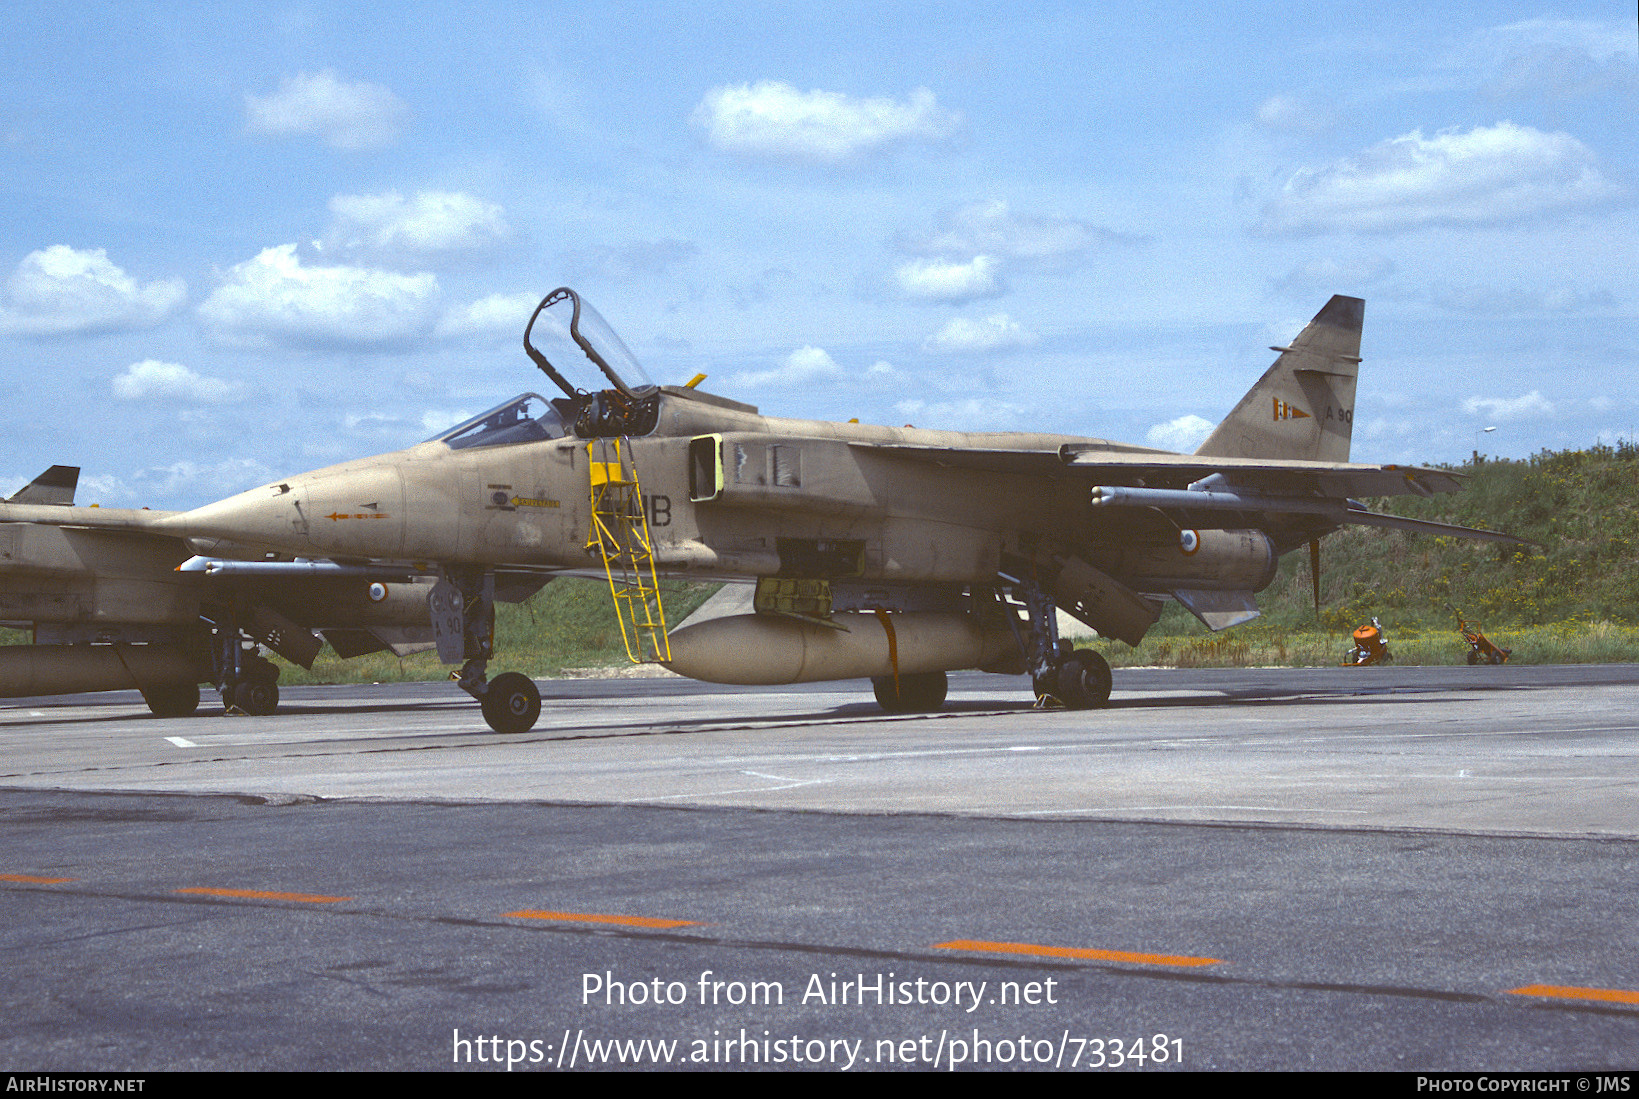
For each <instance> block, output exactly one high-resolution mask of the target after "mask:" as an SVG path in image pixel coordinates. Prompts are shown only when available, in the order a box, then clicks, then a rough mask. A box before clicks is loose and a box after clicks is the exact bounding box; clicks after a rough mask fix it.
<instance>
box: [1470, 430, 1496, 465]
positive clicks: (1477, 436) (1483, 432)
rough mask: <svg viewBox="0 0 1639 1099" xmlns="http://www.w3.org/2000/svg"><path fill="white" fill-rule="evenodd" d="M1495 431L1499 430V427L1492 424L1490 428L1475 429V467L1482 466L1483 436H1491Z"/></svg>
mask: <svg viewBox="0 0 1639 1099" xmlns="http://www.w3.org/2000/svg"><path fill="white" fill-rule="evenodd" d="M1495 430H1497V426H1496V425H1495V424H1492V425H1491V426H1490V427H1477V428H1475V429H1474V464H1475V465H1479V464H1480V436H1481V435H1489V434H1491V433H1492V432H1493V431H1495Z"/></svg>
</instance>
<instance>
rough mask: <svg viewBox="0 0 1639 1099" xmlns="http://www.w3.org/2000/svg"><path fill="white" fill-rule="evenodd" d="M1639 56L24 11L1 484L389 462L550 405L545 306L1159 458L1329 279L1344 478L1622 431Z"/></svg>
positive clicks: (1614, 41)
mask: <svg viewBox="0 0 1639 1099" xmlns="http://www.w3.org/2000/svg"><path fill="white" fill-rule="evenodd" d="M1095 8H1096V10H1088V9H1095ZM1636 42H1639V26H1636V22H1635V13H1634V9H1633V5H1632V4H1631V3H1621V4H1618V3H1584V4H1558V5H1555V6H1552V7H1549V6H1545V5H1542V4H1507V3H1498V4H1489V5H1480V6H1475V5H1457V4H1444V3H1420V4H1413V5H1395V4H1377V5H1314V6H1311V7H1309V8H1307V9H1302V8H1300V7H1299V6H1296V5H1289V4H1278V5H1256V4H1246V5H1205V4H1202V5H1191V4H1174V5H1155V4H1149V5H1142V6H1139V5H1134V6H1132V7H1130V8H1122V7H1118V6H1116V5H1096V6H1094V5H1068V6H1058V5H1046V4H1040V5H1038V4H1010V5H993V4H985V5H979V4H972V5H968V4H957V5H895V4H883V3H870V4H820V3H813V2H811V0H810V2H805V3H801V4H780V3H761V4H755V5H745V6H743V7H742V6H732V5H710V4H700V5H692V6H687V7H685V6H683V5H674V4H655V5H647V4H625V5H621V4H610V3H600V4H596V5H588V4H578V5H561V6H560V5H553V4H542V3H536V4H530V5H511V4H487V5H486V4H464V5H448V4H441V5H411V4H404V5H394V6H386V5H361V6H357V7H353V6H346V5H334V4H322V3H309V4H290V5H267V6H251V5H198V6H190V5H185V4H164V5H142V6H138V5H122V4H113V5H101V6H96V7H93V6H90V5H83V6H79V7H73V6H70V7H69V8H66V9H65V8H63V7H62V6H60V5H45V4H31V3H10V4H8V5H7V31H6V34H5V35H4V36H3V38H0V202H3V207H0V208H3V210H4V215H3V217H0V374H3V377H4V379H5V381H6V383H7V384H6V388H7V392H8V394H9V396H8V399H7V400H6V401H4V402H0V493H4V492H10V491H12V490H13V489H15V488H16V487H17V486H19V485H21V484H23V483H24V482H26V481H27V480H28V479H29V478H30V477H32V476H33V475H34V474H36V473H38V472H39V471H40V470H42V469H44V468H45V467H46V466H47V465H49V464H51V463H53V462H63V463H68V464H75V465H80V466H82V467H83V468H84V472H83V474H82V481H81V484H82V490H81V494H80V498H81V500H82V501H83V502H87V503H89V502H93V501H96V502H101V503H103V504H106V505H123V506H144V505H146V506H154V507H190V506H194V505H197V504H200V503H204V502H207V501H209V500H212V499H215V498H218V497H221V496H225V495H228V494H230V493H232V492H236V491H239V490H241V489H244V488H248V487H252V486H254V485H256V484H259V483H261V482H263V481H266V480H270V479H272V478H275V477H278V476H282V475H285V474H289V473H293V472H298V471H301V470H305V469H310V468H314V467H317V466H321V465H327V464H330V463H332V462H336V461H341V460H344V459H347V458H351V457H357V456H359V455H363V454H369V453H375V452H379V451H383V450H389V449H395V448H398V447H401V446H406V445H409V444H411V443H413V442H416V441H418V440H419V439H422V438H425V437H427V436H428V435H430V434H432V433H433V432H435V431H437V430H439V429H441V428H442V427H444V426H447V425H448V424H450V423H453V422H455V421H456V420H458V419H460V418H462V417H463V416H464V415H467V414H472V413H476V412H478V411H481V410H483V409H484V408H487V407H489V406H491V405H493V404H496V403H498V402H499V401H501V400H504V399H505V398H507V397H509V396H511V395H512V394H514V393H517V392H520V391H522V390H526V389H542V388H544V387H546V386H547V384H548V383H547V382H546V380H545V379H544V378H542V377H541V376H540V375H539V373H538V372H536V371H535V370H534V369H533V367H531V366H530V364H529V362H528V361H527V359H525V358H524V356H523V354H522V352H521V351H520V350H519V347H518V340H519V336H520V335H521V332H522V327H523V324H524V322H525V321H526V320H527V319H528V314H529V310H530V308H531V306H532V305H533V303H534V302H535V301H536V300H538V299H539V298H540V297H541V296H542V295H544V294H545V293H546V292H547V291H548V290H551V289H552V288H553V287H555V286H558V285H563V284H568V285H572V286H575V287H576V288H577V289H579V290H580V291H582V293H583V294H584V295H585V296H586V297H587V298H588V299H589V300H590V301H592V302H594V303H595V304H596V305H597V306H598V308H599V309H600V310H601V311H602V313H603V314H604V315H605V316H606V317H607V318H608V319H609V321H610V322H611V323H612V324H613V325H614V327H615V328H616V329H617V330H618V331H619V332H620V333H621V334H622V335H623V336H624V338H625V340H626V342H627V343H628V344H629V345H631V347H632V349H633V350H634V351H635V352H636V353H637V355H638V356H639V358H640V359H642V360H643V362H644V364H645V366H646V367H647V369H648V372H649V374H650V375H651V376H653V377H654V378H655V379H656V380H658V381H663V382H682V381H684V380H686V379H688V378H689V377H691V376H693V375H694V374H695V373H696V372H702V371H703V372H705V373H707V374H708V375H710V379H709V381H707V382H706V383H705V388H707V389H711V390H714V391H716V392H720V393H723V394H725V395H727V396H732V397H735V398H738V399H741V400H746V401H750V402H752V403H754V404H757V405H759V406H760V407H761V408H762V409H763V411H765V412H769V413H771V414H776V415H797V416H814V417H823V418H835V419H847V418H849V417H854V416H858V417H860V418H862V419H864V420H867V421H873V422H882V423H893V424H901V423H914V424H916V425H918V426H927V427H955V428H968V429H975V430H992V429H1002V430H1048V431H1061V432H1066V433H1071V434H1078V435H1091V436H1098V437H1104V438H1113V439H1120V440H1123V441H1129V442H1149V443H1151V444H1154V445H1161V446H1168V447H1174V448H1183V449H1193V447H1194V446H1195V445H1196V444H1197V443H1198V442H1199V440H1200V439H1201V438H1203V437H1204V435H1205V433H1206V431H1207V430H1208V429H1209V427H1210V425H1211V424H1212V423H1214V422H1215V421H1216V420H1217V419H1218V418H1220V417H1221V416H1223V415H1224V414H1225V413H1226V412H1227V411H1228V410H1229V408H1230V407H1231V406H1232V405H1233V404H1234V402H1235V400H1236V399H1237V398H1238V397H1239V396H1240V394H1241V393H1242V392H1244V391H1245V390H1246V389H1247V388H1248V387H1249V386H1250V385H1251V384H1252V382H1253V381H1254V380H1255V379H1256V378H1257V376H1258V375H1259V374H1260V373H1261V372H1262V371H1263V369H1264V368H1265V367H1266V366H1267V365H1268V364H1269V362H1270V360H1271V359H1272V358H1273V355H1272V353H1270V352H1269V351H1268V350H1267V347H1268V346H1269V345H1270V344H1275V343H1284V342H1286V341H1287V340H1289V339H1290V338H1291V337H1292V336H1293V335H1295V334H1296V332H1297V331H1298V329H1299V328H1301V327H1302V325H1303V323H1304V322H1305V321H1306V320H1307V319H1308V318H1309V317H1310V316H1312V315H1313V314H1314V313H1315V312H1316V311H1317V310H1318V309H1319V308H1320V306H1321V305H1322V304H1324V302H1325V301H1326V299H1327V297H1329V296H1330V295H1331V294H1333V293H1348V294H1355V295H1358V296H1361V297H1364V298H1365V299H1366V301H1367V308H1366V333H1365V341H1364V348H1363V355H1364V358H1365V362H1364V363H1363V364H1362V374H1361V386H1360V396H1359V406H1358V409H1357V413H1356V420H1355V423H1356V429H1355V443H1354V455H1355V457H1356V458H1357V459H1358V460H1362V461H1400V462H1434V461H1456V460H1460V459H1461V458H1463V457H1465V456H1466V455H1467V454H1468V453H1469V452H1470V451H1471V450H1472V449H1473V448H1474V446H1475V445H1476V442H1477V441H1478V443H1479V445H1480V446H1481V449H1483V450H1484V451H1486V452H1487V453H1491V454H1501V455H1505V456H1513V457H1523V456H1525V455H1528V454H1530V453H1533V452H1534V451H1536V450H1538V449H1541V448H1544V447H1550V448H1555V449H1559V448H1565V447H1578V446H1586V445H1589V444H1591V443H1594V442H1596V441H1601V440H1602V441H1606V442H1612V441H1615V440H1616V439H1617V438H1619V437H1620V438H1627V437H1631V436H1632V434H1633V432H1634V430H1635V429H1636V427H1639V392H1636V389H1639V386H1636V383H1639V325H1636V323H1635V319H1636V311H1639V300H1636V291H1639V281H1636V279H1635V276H1634V266H1635V257H1639V222H1636V217H1635V199H1636V196H1639V190H1636V189H1639V171H1636V169H1639V140H1636V128H1635V125H1634V119H1635V118H1636V117H1639V65H1636ZM1486 427H1495V428H1496V430H1495V431H1493V432H1489V433H1485V432H1484V431H1483V429H1484V428H1486Z"/></svg>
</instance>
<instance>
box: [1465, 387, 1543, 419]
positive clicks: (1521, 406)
mask: <svg viewBox="0 0 1639 1099" xmlns="http://www.w3.org/2000/svg"><path fill="white" fill-rule="evenodd" d="M1463 411H1464V412H1466V413H1468V414H1469V415H1470V416H1474V415H1483V416H1484V417H1485V418H1486V419H1487V420H1500V421H1503V422H1504V423H1506V422H1508V421H1510V420H1534V419H1540V418H1542V417H1545V416H1552V415H1553V414H1554V406H1553V402H1551V401H1549V400H1548V399H1547V398H1546V397H1544V396H1543V395H1542V394H1541V393H1540V392H1539V391H1537V390H1535V389H1533V390H1532V391H1531V392H1529V393H1527V394H1526V395H1525V396H1523V397H1514V398H1512V399H1510V398H1505V397H1470V398H1468V400H1466V401H1464V402H1463Z"/></svg>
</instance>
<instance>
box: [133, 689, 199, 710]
mask: <svg viewBox="0 0 1639 1099" xmlns="http://www.w3.org/2000/svg"><path fill="white" fill-rule="evenodd" d="M142 701H144V702H146V703H147V704H148V709H149V710H150V711H152V713H153V715H154V716H155V717H191V716H193V713H194V711H196V710H198V709H199V684H197V683H166V684H164V685H163V686H160V687H150V688H148V689H147V690H146V691H143V692H142Z"/></svg>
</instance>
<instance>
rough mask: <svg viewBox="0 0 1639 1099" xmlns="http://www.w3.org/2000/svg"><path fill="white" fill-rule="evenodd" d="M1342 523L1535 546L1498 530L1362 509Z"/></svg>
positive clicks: (1350, 513)
mask: <svg viewBox="0 0 1639 1099" xmlns="http://www.w3.org/2000/svg"><path fill="white" fill-rule="evenodd" d="M1343 521H1344V522H1345V523H1348V524H1349V525H1351V526H1357V527H1388V528H1390V529H1393V530H1409V531H1414V532H1415V533H1417V534H1445V535H1449V536H1450V537H1453V538H1473V539H1476V540H1478V541H1481V542H1518V543H1519V544H1520V545H1524V546H1534V545H1536V543H1535V542H1533V541H1531V540H1530V539H1529V538H1520V537H1518V536H1517V535H1513V534H1504V533H1502V532H1501V531H1499V530H1481V529H1479V528H1478V527H1459V526H1457V525H1456V524H1455V523H1435V522H1432V521H1431V520H1428V519H1408V518H1406V517H1405V516H1403V515H1384V514H1382V513H1381V512H1376V511H1367V510H1365V509H1364V508H1356V507H1353V506H1351V507H1350V508H1349V510H1348V511H1346V512H1344V519H1343Z"/></svg>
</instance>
